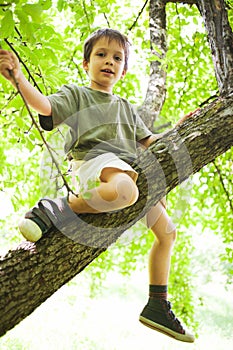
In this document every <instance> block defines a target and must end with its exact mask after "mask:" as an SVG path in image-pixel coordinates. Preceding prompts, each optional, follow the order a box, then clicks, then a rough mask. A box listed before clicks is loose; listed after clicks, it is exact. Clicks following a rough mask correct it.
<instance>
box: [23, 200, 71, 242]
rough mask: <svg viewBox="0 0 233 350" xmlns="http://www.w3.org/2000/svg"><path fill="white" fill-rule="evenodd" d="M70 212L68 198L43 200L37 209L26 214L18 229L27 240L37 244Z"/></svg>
mask: <svg viewBox="0 0 233 350" xmlns="http://www.w3.org/2000/svg"><path fill="white" fill-rule="evenodd" d="M70 212H72V211H71V209H70V208H69V206H68V204H67V200H66V198H60V199H55V200H51V199H47V198H46V199H41V200H40V201H39V202H38V205H37V206H36V207H34V208H32V209H31V210H29V211H28V212H27V213H26V214H25V217H24V218H23V219H22V220H21V221H20V222H19V225H18V227H19V230H20V232H21V233H22V235H23V236H24V238H26V240H28V241H30V242H37V241H38V240H39V239H40V238H41V237H42V236H43V235H44V234H46V233H47V232H48V231H49V230H50V229H52V228H53V227H54V226H56V225H57V224H59V223H61V222H62V220H64V219H65V218H66V217H67V215H66V214H70ZM72 213H73V212H72Z"/></svg>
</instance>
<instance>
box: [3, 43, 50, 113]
mask: <svg viewBox="0 0 233 350" xmlns="http://www.w3.org/2000/svg"><path fill="white" fill-rule="evenodd" d="M10 70H11V71H12V72H13V74H14V76H15V79H16V80H17V82H18V83H19V87H20V90H21V92H22V94H23V96H24V98H25V100H26V102H27V103H28V104H29V105H30V106H31V107H32V108H33V109H34V110H35V111H37V112H38V113H39V114H41V115H44V116H51V113H52V111H51V104H50V102H49V100H48V99H47V97H46V96H44V95H43V94H41V93H40V92H39V91H38V90H37V89H36V88H35V87H34V86H32V85H31V84H30V83H29V81H28V80H27V79H26V77H25V76H24V74H23V72H22V71H21V68H20V64H19V61H18V58H17V57H16V56H15V54H14V53H13V52H10V51H6V50H2V49H0V73H1V74H2V75H3V76H4V77H5V78H6V79H7V80H9V81H10V82H11V83H12V85H13V86H14V87H15V83H14V81H13V79H12V77H11V75H10V72H9V71H10Z"/></svg>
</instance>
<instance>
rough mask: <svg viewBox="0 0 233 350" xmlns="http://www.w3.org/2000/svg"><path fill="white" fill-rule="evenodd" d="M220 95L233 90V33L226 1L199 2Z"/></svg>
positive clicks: (205, 0)
mask: <svg viewBox="0 0 233 350" xmlns="http://www.w3.org/2000/svg"><path fill="white" fill-rule="evenodd" d="M197 7H198V9H199V11H200V13H201V15H202V17H203V20H204V23H205V27H206V30H207V33H208V40H209V43H210V47H211V51H212V57H213V62H214V67H215V75H216V79H217V82H218V85H219V91H220V94H225V93H229V92H230V91H232V90H233V33H232V29H231V27H230V24H229V21H228V14H227V10H226V4H225V2H224V0H199V1H198V2H197Z"/></svg>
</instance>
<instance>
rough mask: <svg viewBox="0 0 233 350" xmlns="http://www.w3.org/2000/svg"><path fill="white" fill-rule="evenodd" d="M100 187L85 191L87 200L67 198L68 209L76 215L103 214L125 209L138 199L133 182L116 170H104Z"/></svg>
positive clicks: (123, 173)
mask: <svg viewBox="0 0 233 350" xmlns="http://www.w3.org/2000/svg"><path fill="white" fill-rule="evenodd" d="M100 180H101V182H100V185H99V186H98V187H96V188H94V189H91V190H87V191H86V193H85V194H86V195H88V197H89V198H88V199H87V198H86V197H87V196H85V198H84V197H83V196H82V195H80V196H79V197H78V198H77V197H75V196H74V195H70V197H69V205H70V208H71V209H72V210H73V211H74V212H75V213H77V214H81V213H103V212H110V211H114V210H119V209H123V208H126V207H128V206H130V205H132V204H134V203H135V202H136V201H137V199H138V188H137V185H136V183H135V182H134V180H133V179H132V178H131V177H130V176H129V175H128V174H127V173H126V172H124V171H121V170H119V169H117V168H104V169H103V170H102V173H101V177H100Z"/></svg>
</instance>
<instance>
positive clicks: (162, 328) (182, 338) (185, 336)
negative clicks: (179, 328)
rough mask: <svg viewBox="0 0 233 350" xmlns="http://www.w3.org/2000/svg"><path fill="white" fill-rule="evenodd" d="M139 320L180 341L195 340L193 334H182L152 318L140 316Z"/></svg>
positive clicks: (188, 341) (190, 341)
mask: <svg viewBox="0 0 233 350" xmlns="http://www.w3.org/2000/svg"><path fill="white" fill-rule="evenodd" d="M139 321H140V322H141V323H142V324H143V325H144V326H146V327H149V328H151V329H153V330H155V331H158V332H160V333H163V334H165V335H168V336H169V337H171V338H173V339H176V340H180V341H183V342H187V343H193V342H194V340H195V338H194V336H193V335H191V334H180V333H177V332H174V331H172V330H171V329H169V328H167V327H165V326H162V325H160V324H158V323H155V322H153V321H151V320H148V319H147V318H145V317H143V316H140V317H139Z"/></svg>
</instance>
